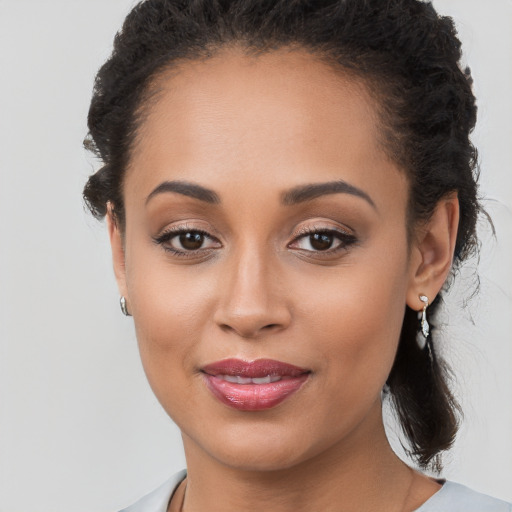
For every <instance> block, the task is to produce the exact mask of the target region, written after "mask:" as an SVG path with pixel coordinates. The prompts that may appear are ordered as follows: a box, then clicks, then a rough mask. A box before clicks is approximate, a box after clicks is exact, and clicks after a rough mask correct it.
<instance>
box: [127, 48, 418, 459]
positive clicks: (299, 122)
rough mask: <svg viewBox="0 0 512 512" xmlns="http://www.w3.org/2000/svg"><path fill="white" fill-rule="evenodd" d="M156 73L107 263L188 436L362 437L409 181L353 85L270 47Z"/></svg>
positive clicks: (149, 364) (302, 444) (389, 358)
mask: <svg viewBox="0 0 512 512" xmlns="http://www.w3.org/2000/svg"><path fill="white" fill-rule="evenodd" d="M158 86H159V88H160V89H161V90H160V93H159V95H158V97H157V100H156V101H155V102H154V103H153V104H152V105H151V107H150V108H149V110H148V115H147V116H146V117H145V118H144V121H143V124H142V125H141V129H140V132H139V135H138V139H137V141H136V144H135V146H134V151H133V156H132V159H131V162H130V167H129V169H128V171H127V174H126V179H125V183H124V197H125V207H126V232H125V241H124V253H123V256H122V260H123V261H122V264H121V263H119V262H118V265H117V267H118V272H117V273H118V278H119V283H120V288H121V292H122V293H123V294H124V295H125V296H126V297H127V300H128V305H129V308H130V310H131V313H132V314H133V318H134V322H135V327H136V331H137V338H138V342H139V348H140V353H141V357H142V362H143V365H144V368H145V371H146V374H147V376H148V379H149V382H150V384H151V386H152V389H153V390H154V392H155V394H156V396H157V397H158V399H159V401H160V402H161V404H162V405H163V407H164V408H165V410H166V411H167V412H168V413H169V415H170V416H171V417H172V418H173V419H174V420H175V422H176V423H177V424H178V426H179V427H180V428H181V430H182V432H183V437H184V441H185V448H186V450H188V451H195V453H199V454H202V456H204V457H210V458H212V459H213V460H217V461H220V462H222V463H223V464H227V465H229V466H232V467H238V468H245V469H278V468H286V467H290V466H293V465H294V464H299V463H300V462H303V461H306V460H309V459H312V458H313V457H315V456H317V455H319V454H321V453H324V452H326V451H328V450H330V451H331V452H333V453H334V452H338V453H343V452H345V453H348V451H349V450H352V449H356V448H355V447H357V446H358V445H362V444H364V443H368V442H371V439H372V436H374V435H375V432H376V431H377V430H378V429H379V428H381V420H380V393H381V389H382V387H383V385H384V383H385V381H386V379H387V376H388V374H389V372H390V369H391V366H392V363H393V359H394V355H395V353H396V349H397V344H398V339H399V334H400V329H401V325H402V318H403V314H404V309H405V304H406V296H407V294H408V292H409V288H410V285H411V284H410V281H411V277H410V276H411V265H410V258H409V257H408V255H409V249H408V244H407V236H406V204H407V195H408V186H407V180H406V178H405V176H404V173H403V172H401V171H400V170H399V169H398V168H397V166H396V165H395V164H394V163H393V162H392V161H390V159H388V158H387V157H386V155H385V153H384V151H383V149H382V148H381V147H380V145H379V143H378V140H379V131H378V130H379V129H378V121H377V116H376V110H375V106H374V104H373V103H372V100H371V99H370V97H369V95H368V94H367V92H366V90H365V88H364V86H363V85H362V84H361V83H359V82H358V81H356V80H354V79H352V78H350V77H348V76H345V75H343V74H342V73H337V72H334V71H333V70H332V69H330V68H329V67H327V66H326V65H325V64H323V63H321V62H320V61H318V60H315V58H314V57H312V56H311V55H308V54H307V53H305V52H300V51H295V52H288V51H285V50H279V51H275V52H274V53H271V54H268V55H264V56H260V57H258V58H251V57H247V56H244V55H243V54H242V53H241V52H237V51H235V50H230V51H224V52H223V53H222V55H218V56H216V57H214V58H211V59H210V60H207V61H205V62H191V63H190V62H189V63H184V64H183V65H182V66H181V67H180V68H179V70H178V72H173V74H172V76H171V75H169V76H167V77H162V78H161V79H160V82H159V84H158ZM254 379H256V380H254ZM269 380H270V381H271V382H270V383H269V382H268V381H269ZM273 381H275V382H273ZM263 447H265V449H263Z"/></svg>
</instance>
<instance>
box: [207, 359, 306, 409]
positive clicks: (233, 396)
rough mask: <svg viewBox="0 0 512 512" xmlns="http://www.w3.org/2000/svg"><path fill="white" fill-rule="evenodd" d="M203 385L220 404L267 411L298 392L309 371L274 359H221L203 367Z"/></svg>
mask: <svg viewBox="0 0 512 512" xmlns="http://www.w3.org/2000/svg"><path fill="white" fill-rule="evenodd" d="M201 372H202V373H203V375H204V379H205V383H206V386H207V387H208V389H209V390H210V391H211V392H212V394H213V395H214V396H215V397H216V398H217V399H218V400H220V401H221V402H222V403H223V404H225V405H228V406H229V407H232V408H234V409H238V410H242V411H260V410H264V409H270V408H272V407H275V406H277V405H278V404H280V403H281V402H283V401H284V400H286V399H287V398H288V397H289V396H291V395H292V394H293V393H295V392H296V391H298V390H299V389H300V388H301V387H302V385H303V384H304V383H305V382H306V381H307V380H308V378H309V375H310V374H311V371H310V370H307V369H305V368H299V367H298V366H294V365H291V364H288V363H283V362H281V361H275V360H273V359H258V360H256V361H250V362H249V361H243V360H241V359H224V360H223V361H218V362H216V363H212V364H209V365H207V366H205V367H203V368H202V370H201Z"/></svg>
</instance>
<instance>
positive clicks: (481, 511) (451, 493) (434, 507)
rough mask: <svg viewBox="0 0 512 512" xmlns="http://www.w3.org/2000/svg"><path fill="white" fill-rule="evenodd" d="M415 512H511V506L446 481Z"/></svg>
mask: <svg viewBox="0 0 512 512" xmlns="http://www.w3.org/2000/svg"><path fill="white" fill-rule="evenodd" d="M416 512H512V504H510V503H507V502H505V501H502V500H498V499H496V498H491V497H490V496H487V495H486V494H481V493H479V492H476V491H473V490H472V489H469V488H468V487H466V486H464V485H461V484H457V483H455V482H449V481H448V482H445V484H444V485H443V487H442V488H441V490H440V491H438V492H437V493H436V494H434V496H432V498H430V499H429V500H428V501H427V502H426V503H425V504H423V505H422V506H421V507H420V508H419V509H417V511H416Z"/></svg>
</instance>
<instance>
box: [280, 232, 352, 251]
mask: <svg viewBox="0 0 512 512" xmlns="http://www.w3.org/2000/svg"><path fill="white" fill-rule="evenodd" d="M355 242H356V237H355V236H354V235H352V234H349V233H345V232H342V231H338V230H333V229H315V230H311V231H309V232H306V233H304V234H303V235H302V236H299V237H297V238H296V239H295V240H294V241H293V242H292V243H291V244H290V245H289V247H290V248H291V249H301V250H302V251H307V252H310V253H321V252H324V253H326V254H334V253H336V252H337V251H338V250H343V249H348V247H349V246H350V245H352V244H354V243H355Z"/></svg>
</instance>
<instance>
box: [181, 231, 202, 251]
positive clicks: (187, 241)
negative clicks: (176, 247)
mask: <svg viewBox="0 0 512 512" xmlns="http://www.w3.org/2000/svg"><path fill="white" fill-rule="evenodd" d="M204 238H205V237H204V235H203V234H202V233H198V232H194V231H190V232H188V233H182V234H181V235H180V236H179V241H180V244H181V247H183V249H186V250H188V251H196V250H197V249H201V247H202V245H203V243H204Z"/></svg>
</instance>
